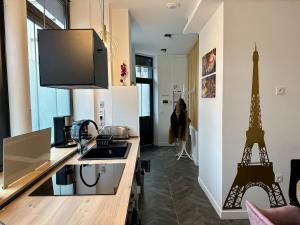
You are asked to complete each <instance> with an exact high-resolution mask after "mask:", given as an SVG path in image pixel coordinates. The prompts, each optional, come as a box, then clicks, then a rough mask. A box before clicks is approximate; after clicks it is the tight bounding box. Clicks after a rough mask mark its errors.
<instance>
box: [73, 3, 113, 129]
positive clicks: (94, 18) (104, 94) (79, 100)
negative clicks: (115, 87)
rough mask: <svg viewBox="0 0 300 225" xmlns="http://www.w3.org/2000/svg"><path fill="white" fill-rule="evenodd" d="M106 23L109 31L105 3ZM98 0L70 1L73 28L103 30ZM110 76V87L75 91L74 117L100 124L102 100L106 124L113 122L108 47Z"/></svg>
mask: <svg viewBox="0 0 300 225" xmlns="http://www.w3.org/2000/svg"><path fill="white" fill-rule="evenodd" d="M104 7H105V19H104V21H105V24H106V25H107V26H106V29H107V30H108V31H109V29H110V27H109V6H108V5H105V6H104ZM101 13H102V12H101V11H100V5H99V1H98V0H90V1H81V0H73V1H72V2H71V3H70V17H71V28H73V29H80V28H82V29H87V28H93V29H95V31H96V32H97V33H98V35H100V34H101V32H102V17H101V15H102V14H101ZM107 50H108V62H109V63H108V77H109V79H108V80H109V89H108V90H106V89H103V90H101V89H97V90H94V89H88V90H74V91H73V111H74V119H75V120H80V119H92V120H95V121H96V122H97V123H98V124H99V122H100V119H99V111H100V102H101V101H103V102H104V106H105V125H111V124H112V116H111V115H112V99H111V63H110V62H111V58H112V57H111V51H110V48H109V47H108V49H107Z"/></svg>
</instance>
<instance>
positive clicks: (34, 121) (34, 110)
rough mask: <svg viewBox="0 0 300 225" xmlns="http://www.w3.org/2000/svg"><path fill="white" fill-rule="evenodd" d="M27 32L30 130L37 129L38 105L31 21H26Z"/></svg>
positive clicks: (33, 32) (33, 31) (35, 59)
mask: <svg viewBox="0 0 300 225" xmlns="http://www.w3.org/2000/svg"><path fill="white" fill-rule="evenodd" d="M27 30H28V57H29V79H30V101H31V115H32V130H34V131H35V130H38V129H39V127H40V126H39V117H38V114H39V109H38V104H35V103H37V102H38V86H39V84H38V80H37V77H38V74H37V69H38V67H37V65H38V64H37V57H36V48H35V47H36V38H35V24H34V23H33V22H32V21H31V20H27Z"/></svg>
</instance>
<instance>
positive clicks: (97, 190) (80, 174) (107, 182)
mask: <svg viewBox="0 0 300 225" xmlns="http://www.w3.org/2000/svg"><path fill="white" fill-rule="evenodd" d="M124 168H125V164H124V163H116V164H76V165H65V166H64V167H63V168H61V169H60V170H59V171H58V172H57V173H56V174H54V175H53V176H52V177H50V178H49V179H48V180H46V181H45V182H44V183H43V184H41V185H40V186H39V187H38V188H37V189H35V190H34V191H33V192H32V193H31V194H30V196H73V195H74V196H75V195H114V194H116V193H117V190H118V186H119V183H120V180H121V178H122V174H123V171H124Z"/></svg>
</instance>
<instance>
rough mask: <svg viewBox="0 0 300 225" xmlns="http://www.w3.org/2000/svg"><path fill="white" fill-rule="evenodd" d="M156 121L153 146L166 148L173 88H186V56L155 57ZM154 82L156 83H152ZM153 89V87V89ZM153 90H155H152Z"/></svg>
mask: <svg viewBox="0 0 300 225" xmlns="http://www.w3.org/2000/svg"><path fill="white" fill-rule="evenodd" d="M157 78H158V79H157V93H158V96H156V97H157V104H158V105H157V111H156V112H155V113H157V115H158V116H157V120H155V124H154V129H155V130H156V134H155V136H156V137H155V138H154V139H155V140H156V141H157V142H156V143H155V144H156V145H158V146H168V145H169V144H168V137H169V127H170V117H171V114H172V112H173V87H174V85H178V87H180V88H181V89H182V86H183V84H184V85H185V88H187V86H188V82H187V57H186V55H161V56H158V57H157ZM154 82H156V81H154ZM154 88H155V87H154ZM154 90H155V89H154ZM162 100H169V104H162Z"/></svg>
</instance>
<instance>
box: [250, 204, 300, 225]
mask: <svg viewBox="0 0 300 225" xmlns="http://www.w3.org/2000/svg"><path fill="white" fill-rule="evenodd" d="M246 207H247V211H248V215H249V220H250V223H251V225H273V224H274V225H300V209H299V208H297V207H295V206H291V205H288V206H284V207H278V208H271V209H259V208H257V207H256V206H255V205H254V204H251V203H250V202H248V201H246Z"/></svg>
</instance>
